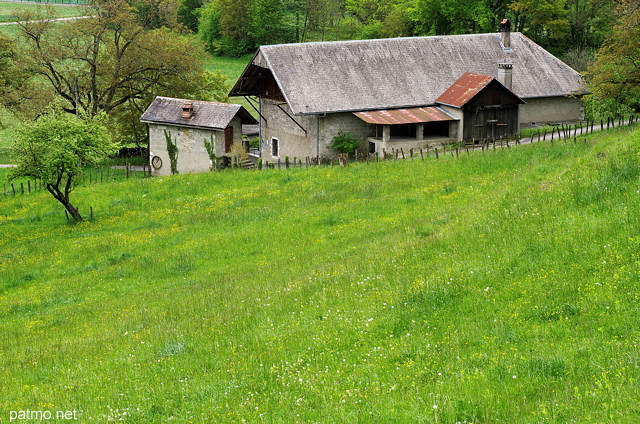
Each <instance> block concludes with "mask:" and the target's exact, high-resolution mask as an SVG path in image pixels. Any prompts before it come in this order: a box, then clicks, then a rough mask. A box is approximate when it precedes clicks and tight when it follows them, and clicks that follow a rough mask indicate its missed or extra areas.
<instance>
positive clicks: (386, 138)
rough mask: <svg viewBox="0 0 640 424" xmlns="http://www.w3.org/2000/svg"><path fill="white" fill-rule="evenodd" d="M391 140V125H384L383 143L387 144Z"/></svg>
mask: <svg viewBox="0 0 640 424" xmlns="http://www.w3.org/2000/svg"><path fill="white" fill-rule="evenodd" d="M389 140H391V126H390V125H383V126H382V144H387V143H388V142H389Z"/></svg>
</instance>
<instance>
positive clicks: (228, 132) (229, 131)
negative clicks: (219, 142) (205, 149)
mask: <svg viewBox="0 0 640 424" xmlns="http://www.w3.org/2000/svg"><path fill="white" fill-rule="evenodd" d="M231 146H233V127H227V128H225V129H224V152H225V153H231Z"/></svg>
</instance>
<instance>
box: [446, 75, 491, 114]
mask: <svg viewBox="0 0 640 424" xmlns="http://www.w3.org/2000/svg"><path fill="white" fill-rule="evenodd" d="M492 80H493V77H490V76H488V75H482V74H475V73H473V72H466V73H464V74H463V75H462V76H461V77H460V78H459V79H458V81H456V82H454V83H453V84H452V85H451V87H449V88H447V89H446V90H445V92H444V93H442V94H441V95H440V97H438V98H437V99H436V102H437V103H442V104H445V105H449V106H455V107H462V106H464V105H465V104H467V102H468V101H469V100H471V99H473V98H474V97H475V96H476V94H478V93H479V92H480V91H482V89H483V88H485V87H486V86H487V84H489V83H490V82H491V81H492Z"/></svg>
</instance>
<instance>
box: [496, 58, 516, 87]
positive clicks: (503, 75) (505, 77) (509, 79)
mask: <svg viewBox="0 0 640 424" xmlns="http://www.w3.org/2000/svg"><path fill="white" fill-rule="evenodd" d="M498 81H499V82H500V83H502V85H504V86H505V87H507V88H508V89H509V90H511V89H512V86H513V64H511V63H498Z"/></svg>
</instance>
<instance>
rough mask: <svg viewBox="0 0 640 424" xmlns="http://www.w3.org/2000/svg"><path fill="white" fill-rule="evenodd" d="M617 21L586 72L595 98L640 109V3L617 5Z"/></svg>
mask: <svg viewBox="0 0 640 424" xmlns="http://www.w3.org/2000/svg"><path fill="white" fill-rule="evenodd" d="M616 16H617V23H616V25H615V26H614V27H613V32H612V33H611V35H610V36H609V37H608V38H607V41H606V43H605V45H604V46H603V47H602V48H601V49H600V50H599V51H598V53H597V55H596V61H595V63H594V64H593V66H592V67H591V68H590V69H589V72H588V74H587V76H588V79H589V82H590V84H591V89H592V91H593V94H594V97H595V98H598V99H613V100H614V101H615V103H619V104H623V105H626V106H627V107H630V108H633V109H635V110H638V109H640V56H639V55H638V49H640V2H638V0H625V1H623V2H622V3H621V4H620V5H619V6H618V7H617V8H616Z"/></svg>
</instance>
